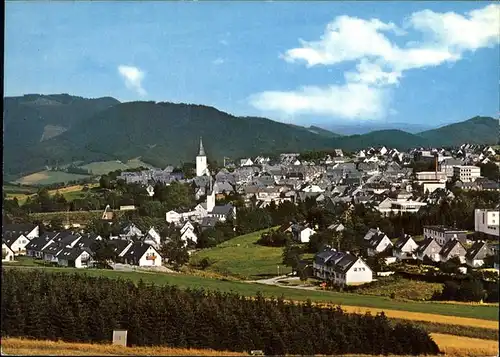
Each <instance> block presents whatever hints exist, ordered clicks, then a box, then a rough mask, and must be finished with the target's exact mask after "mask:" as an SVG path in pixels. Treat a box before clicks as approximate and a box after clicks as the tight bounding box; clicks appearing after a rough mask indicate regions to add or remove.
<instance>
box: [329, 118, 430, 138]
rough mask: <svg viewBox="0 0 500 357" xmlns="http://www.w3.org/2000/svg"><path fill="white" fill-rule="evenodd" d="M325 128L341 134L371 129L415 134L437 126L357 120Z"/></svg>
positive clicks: (359, 133) (357, 132) (366, 131)
mask: <svg viewBox="0 0 500 357" xmlns="http://www.w3.org/2000/svg"><path fill="white" fill-rule="evenodd" d="M324 127H325V129H327V130H329V131H332V132H334V133H338V134H341V135H362V134H368V133H370V132H372V131H380V130H392V129H396V130H403V131H406V132H407V133H411V134H417V133H420V132H422V131H427V130H432V129H435V128H437V127H439V126H438V125H436V126H431V125H424V124H411V123H390V122H388V123H385V122H382V123H380V122H377V121H358V122H356V123H352V124H351V123H349V124H331V125H325V126H324Z"/></svg>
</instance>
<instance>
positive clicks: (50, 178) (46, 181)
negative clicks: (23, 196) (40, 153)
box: [14, 170, 91, 185]
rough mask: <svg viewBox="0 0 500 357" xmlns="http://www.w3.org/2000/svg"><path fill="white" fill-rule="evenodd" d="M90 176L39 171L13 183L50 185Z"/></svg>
mask: <svg viewBox="0 0 500 357" xmlns="http://www.w3.org/2000/svg"><path fill="white" fill-rule="evenodd" d="M89 177H91V176H90V175H79V174H70V173H67V172H63V171H47V170H45V171H40V172H36V173H34V174H31V175H27V176H24V177H21V178H20V179H18V180H16V181H14V183H20V184H21V185H50V184H53V183H60V182H68V181H74V180H81V179H84V178H89Z"/></svg>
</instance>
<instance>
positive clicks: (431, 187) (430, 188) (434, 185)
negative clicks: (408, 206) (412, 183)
mask: <svg viewBox="0 0 500 357" xmlns="http://www.w3.org/2000/svg"><path fill="white" fill-rule="evenodd" d="M422 186H423V188H424V193H425V192H428V193H433V192H434V191H436V190H439V189H441V190H445V189H446V182H439V181H426V182H422Z"/></svg>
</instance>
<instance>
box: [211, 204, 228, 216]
mask: <svg viewBox="0 0 500 357" xmlns="http://www.w3.org/2000/svg"><path fill="white" fill-rule="evenodd" d="M232 209H233V205H232V204H230V203H227V204H225V205H224V206H215V207H214V208H213V209H212V212H211V213H213V214H223V215H228V214H229V213H230V212H231V210H232Z"/></svg>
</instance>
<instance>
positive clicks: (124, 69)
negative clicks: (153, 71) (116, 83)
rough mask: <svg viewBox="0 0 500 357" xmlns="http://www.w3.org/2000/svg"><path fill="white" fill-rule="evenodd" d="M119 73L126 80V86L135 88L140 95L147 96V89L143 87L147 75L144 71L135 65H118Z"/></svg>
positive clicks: (131, 88)
mask: <svg viewBox="0 0 500 357" xmlns="http://www.w3.org/2000/svg"><path fill="white" fill-rule="evenodd" d="M118 73H119V74H120V76H121V77H122V78H123V80H124V81H125V86H126V87H127V88H128V89H130V90H134V91H135V92H137V94H139V95H140V96H145V95H146V94H147V92H146V90H145V89H144V88H143V87H142V80H143V79H144V77H145V75H146V74H145V73H144V71H142V70H141V69H139V68H138V67H134V66H124V65H121V66H118Z"/></svg>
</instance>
